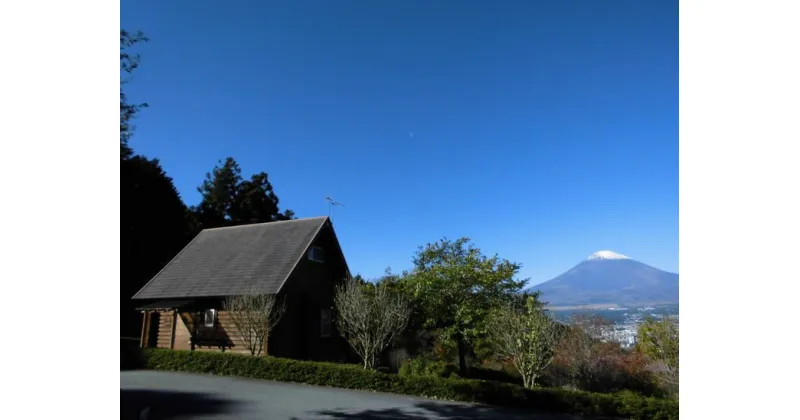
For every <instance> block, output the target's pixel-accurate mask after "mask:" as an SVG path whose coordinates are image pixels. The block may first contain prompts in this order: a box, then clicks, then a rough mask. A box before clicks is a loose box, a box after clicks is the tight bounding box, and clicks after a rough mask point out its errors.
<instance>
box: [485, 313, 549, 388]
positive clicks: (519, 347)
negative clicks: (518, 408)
mask: <svg viewBox="0 0 800 420" xmlns="http://www.w3.org/2000/svg"><path fill="white" fill-rule="evenodd" d="M561 331H562V328H561V327H560V326H559V324H558V323H556V322H555V321H554V320H553V319H551V318H550V316H549V315H548V314H547V313H546V312H545V311H544V309H542V308H541V305H538V304H537V303H536V302H535V300H534V299H529V300H528V301H527V302H525V304H524V306H522V307H520V305H509V306H505V307H503V308H501V309H498V310H496V311H494V312H493V313H492V314H491V316H490V317H489V319H488V322H487V329H486V332H487V336H488V337H487V338H488V339H489V341H490V343H491V344H492V345H493V346H494V351H495V354H496V355H497V356H498V357H500V358H501V359H503V360H504V361H507V362H510V363H511V364H512V365H513V366H514V367H515V368H516V369H517V371H518V372H519V373H520V375H521V376H522V381H523V384H524V385H525V387H526V388H533V387H534V386H535V384H536V379H537V378H538V377H539V376H541V374H542V372H543V371H544V369H545V368H546V367H547V365H549V364H550V362H551V361H552V360H553V357H554V356H555V347H556V345H557V344H558V340H559V336H560V335H561Z"/></svg>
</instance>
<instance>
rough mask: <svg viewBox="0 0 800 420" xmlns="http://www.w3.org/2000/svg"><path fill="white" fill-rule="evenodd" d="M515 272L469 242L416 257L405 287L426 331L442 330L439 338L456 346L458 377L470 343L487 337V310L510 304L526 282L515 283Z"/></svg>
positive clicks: (442, 245)
mask: <svg viewBox="0 0 800 420" xmlns="http://www.w3.org/2000/svg"><path fill="white" fill-rule="evenodd" d="M519 268H520V266H519V265H518V264H515V263H512V262H509V261H507V260H505V259H501V258H499V257H498V256H497V255H495V256H492V257H487V256H485V255H483V254H482V253H481V251H480V249H478V248H476V247H474V246H472V245H471V243H470V239H469V238H461V239H458V240H456V241H449V240H447V239H442V240H440V241H438V242H436V243H429V244H427V245H426V246H424V247H420V248H419V250H418V251H417V253H416V255H415V256H414V269H413V271H412V272H411V273H409V275H407V276H404V279H403V283H404V288H405V289H406V290H407V292H408V293H409V294H410V295H411V296H413V299H414V301H415V303H416V304H417V305H418V309H419V310H420V312H421V314H422V315H423V316H424V319H425V321H424V326H425V328H428V329H429V330H438V331H440V332H441V334H440V337H439V338H440V339H441V340H443V341H444V342H445V343H453V344H455V345H456V347H457V348H458V361H459V373H460V374H461V375H462V376H464V375H465V374H466V353H467V350H468V349H469V347H468V345H469V344H471V343H473V342H474V340H475V339H477V338H479V337H482V336H483V335H484V334H485V325H484V324H485V320H486V316H487V315H488V313H489V311H490V310H491V309H492V308H495V307H498V306H502V305H504V304H507V303H509V302H510V301H511V300H512V299H514V297H515V296H517V295H518V293H519V291H520V290H521V289H522V286H523V285H524V281H517V280H515V279H514V276H515V275H516V274H517V271H518V270H519Z"/></svg>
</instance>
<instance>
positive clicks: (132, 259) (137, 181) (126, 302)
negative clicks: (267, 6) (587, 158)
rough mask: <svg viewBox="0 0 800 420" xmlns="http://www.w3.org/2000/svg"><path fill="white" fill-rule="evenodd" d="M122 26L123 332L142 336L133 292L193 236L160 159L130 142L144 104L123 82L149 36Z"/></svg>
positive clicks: (121, 317)
mask: <svg viewBox="0 0 800 420" xmlns="http://www.w3.org/2000/svg"><path fill="white" fill-rule="evenodd" d="M146 39H147V38H145V37H144V35H143V34H142V33H141V32H136V33H133V34H131V33H128V32H126V31H124V30H120V106H119V108H120V112H119V113H120V311H121V312H120V332H121V334H122V335H123V336H128V337H138V336H139V332H140V329H141V316H140V315H139V314H138V313H136V311H135V310H134V309H135V308H134V304H133V302H132V301H131V297H132V296H133V295H134V294H135V293H136V292H137V291H138V290H139V289H140V288H141V287H142V286H144V284H145V283H147V281H148V280H150V278H151V277H152V276H153V275H155V273H156V272H158V271H159V270H160V269H161V268H162V267H163V266H164V265H165V264H166V263H167V262H169V260H170V259H172V257H173V256H175V254H177V253H178V251H180V249H181V248H183V246H184V245H186V243H187V242H188V240H189V239H190V232H189V225H188V219H187V209H186V206H185V205H184V204H183V201H182V200H181V197H180V195H179V194H178V191H177V190H176V189H175V186H174V185H173V184H172V179H171V178H170V177H168V176H167V174H166V173H165V172H164V170H163V169H162V168H161V165H160V164H159V162H158V160H156V159H148V158H146V157H144V156H141V155H137V154H135V153H134V151H133V149H132V148H131V147H130V145H129V144H128V142H129V140H130V138H131V135H132V133H133V126H132V125H131V120H132V119H133V118H134V116H135V115H136V114H137V112H138V111H139V110H140V109H142V108H143V107H144V106H145V104H130V103H128V101H127V98H126V96H125V93H124V91H123V89H122V88H123V86H124V85H125V84H126V82H127V81H128V78H129V76H130V74H131V73H132V72H133V71H134V70H135V69H136V68H137V67H138V65H139V56H138V54H134V53H131V52H129V48H131V47H132V46H134V45H136V44H137V43H140V42H143V41H146Z"/></svg>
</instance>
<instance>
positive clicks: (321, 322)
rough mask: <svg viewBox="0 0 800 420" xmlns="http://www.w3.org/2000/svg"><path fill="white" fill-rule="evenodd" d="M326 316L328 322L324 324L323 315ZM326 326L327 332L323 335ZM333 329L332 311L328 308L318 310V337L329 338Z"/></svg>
mask: <svg viewBox="0 0 800 420" xmlns="http://www.w3.org/2000/svg"><path fill="white" fill-rule="evenodd" d="M326 313H327V314H328V320H327V321H328V322H325V316H324V314H326ZM326 326H327V328H328V332H327V333H325V327H326ZM332 329H333V311H332V310H331V309H330V308H320V311H319V336H320V337H324V338H327V337H330V336H331V331H332Z"/></svg>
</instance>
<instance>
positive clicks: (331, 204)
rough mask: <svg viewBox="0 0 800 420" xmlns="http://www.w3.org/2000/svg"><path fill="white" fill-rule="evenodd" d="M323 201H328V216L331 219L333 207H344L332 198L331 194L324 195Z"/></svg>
mask: <svg viewBox="0 0 800 420" xmlns="http://www.w3.org/2000/svg"><path fill="white" fill-rule="evenodd" d="M325 201H327V202H328V218H330V219H331V220H333V208H334V207H335V206H339V207H346V206H345V205H344V204H342V203H340V202H338V201H336V200H334V199H333V198H331V196H325Z"/></svg>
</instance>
